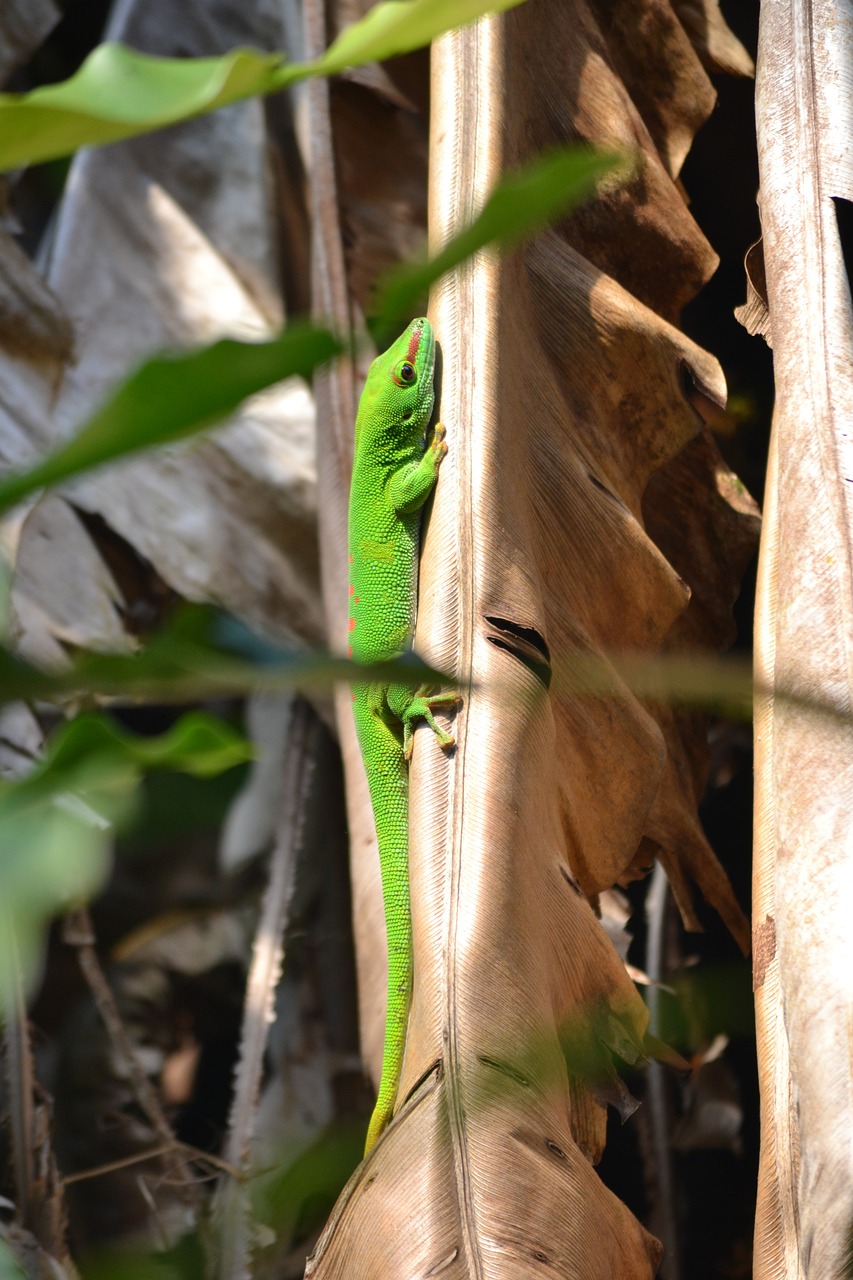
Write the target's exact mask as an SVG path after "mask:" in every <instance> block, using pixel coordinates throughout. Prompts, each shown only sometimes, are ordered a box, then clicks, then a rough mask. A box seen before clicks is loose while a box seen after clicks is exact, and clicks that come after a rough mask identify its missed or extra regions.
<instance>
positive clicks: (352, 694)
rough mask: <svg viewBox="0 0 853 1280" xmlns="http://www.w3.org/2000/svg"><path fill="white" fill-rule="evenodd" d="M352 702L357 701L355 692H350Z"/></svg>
mask: <svg viewBox="0 0 853 1280" xmlns="http://www.w3.org/2000/svg"><path fill="white" fill-rule="evenodd" d="M350 702H355V694H354V693H351V694H350Z"/></svg>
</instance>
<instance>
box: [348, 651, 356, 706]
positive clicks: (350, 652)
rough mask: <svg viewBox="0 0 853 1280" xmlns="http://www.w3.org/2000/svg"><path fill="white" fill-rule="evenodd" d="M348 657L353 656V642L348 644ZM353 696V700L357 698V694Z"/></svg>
mask: <svg viewBox="0 0 853 1280" xmlns="http://www.w3.org/2000/svg"><path fill="white" fill-rule="evenodd" d="M347 657H348V658H351V657H352V645H351V644H348V645H347ZM352 696H353V700H355V694H353V695H352Z"/></svg>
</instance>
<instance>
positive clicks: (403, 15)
mask: <svg viewBox="0 0 853 1280" xmlns="http://www.w3.org/2000/svg"><path fill="white" fill-rule="evenodd" d="M522 2H523V0H385V3H383V4H378V5H376V6H374V8H373V9H371V10H370V11H369V13H367V14H366V15H365V17H364V18H362V19H361V21H360V22H356V23H353V25H352V26H351V27H348V28H347V29H346V30H345V31H343V32H342V33H341V34H340V35H339V36H338V38H337V40H335V41H334V43H333V44H332V45H331V47H330V48H329V49H328V50H327V51H326V53H325V54H324V55H323V56H322V57H321V58H318V59H317V60H316V61H315V62H304V63H290V64H289V65H288V64H285V61H284V58H283V57H282V56H281V55H280V54H277V53H260V52H258V51H256V50H254V49H234V50H232V51H231V52H230V53H227V54H224V55H223V56H222V57H218V58H157V57H153V56H151V55H150V54H144V53H138V52H137V51H136V50H134V49H129V48H127V47H126V46H125V45H120V44H103V45H99V46H98V48H97V49H95V50H94V51H93V52H92V53H91V54H90V55H89V57H88V58H87V59H86V61H85V62H84V63H83V65H82V66H81V67H80V69H79V70H78V71H77V72H76V73H75V74H74V75H73V76H72V77H71V78H70V79H69V80H64V81H62V82H61V83H60V84H50V85H43V86H42V87H41V88H38V89H33V90H31V92H30V93H23V94H13V93H7V94H0V170H3V169H14V168H18V167H19V166H21V165H26V164H37V163H39V162H40V161H44V160H52V159H55V158H56V157H57V156H64V155H68V154H69V152H72V151H76V150H77V148H78V147H85V146H102V145H103V144H104V143H108V142H117V141H119V140H120V139H122V138H132V137H135V136H136V135H137V134H140V133H148V132H150V131H151V130H152V129H160V128H163V127H164V126H165V125H170V124H175V123H177V122H178V121H180V120H188V119H190V118H191V117H193V116H198V115H202V114H203V113H205V112H207V111H214V110H216V109H217V108H218V107H224V106H228V105H229V104H230V103H232V102H238V101H240V100H241V99H243V98H248V97H251V96H252V95H254V94H258V93H274V92H275V91H276V90H279V89H283V88H285V87H286V86H287V85H289V84H294V83H295V82H296V81H298V80H304V79H306V78H308V77H309V76H317V75H331V74H332V73H333V72H336V71H341V70H343V69H344V68H345V67H348V66H360V65H362V64H363V63H365V62H374V61H377V60H380V59H382V58H389V57H391V56H392V55H394V54H400V53H407V52H409V51H411V50H412V49H417V48H420V47H421V46H422V45H425V44H429V42H430V41H431V40H433V39H435V37H436V36H438V35H441V34H442V32H444V31H447V30H449V29H450V28H451V27H458V26H461V25H463V24H464V23H467V22H471V21H473V20H474V19H475V18H478V17H480V15H481V14H483V13H486V12H489V11H498V10H503V9H509V8H512V7H513V6H514V5H516V4H521V3H522Z"/></svg>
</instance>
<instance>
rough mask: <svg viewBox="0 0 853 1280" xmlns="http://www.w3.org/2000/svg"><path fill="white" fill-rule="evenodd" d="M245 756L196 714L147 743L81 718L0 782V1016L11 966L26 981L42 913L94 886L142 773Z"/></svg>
mask: <svg viewBox="0 0 853 1280" xmlns="http://www.w3.org/2000/svg"><path fill="white" fill-rule="evenodd" d="M250 756H251V747H250V745H249V743H248V742H246V740H245V739H244V738H242V737H241V736H240V735H239V734H238V733H237V732H236V731H235V730H234V729H232V728H231V727H230V726H229V725H227V724H225V723H223V722H222V721H219V720H216V719H215V718H214V717H212V716H209V715H206V714H204V713H203V712H191V713H190V714H188V715H186V716H184V717H182V719H181V720H179V721H178V722H177V724H175V725H173V726H172V728H171V729H170V730H169V731H168V732H167V733H164V734H161V735H159V736H157V737H151V738H145V737H138V736H136V735H135V734H131V733H127V732H126V731H125V730H123V729H121V728H120V726H118V725H116V724H115V723H114V722H113V721H111V720H110V719H109V718H107V717H106V716H105V715H82V716H78V717H77V718H76V719H75V720H72V721H70V722H69V723H68V724H64V725H62V727H61V728H60V729H58V730H57V732H56V733H55V734H54V735H53V738H52V739H51V741H50V743H49V745H48V750H47V752H46V754H45V757H44V759H43V760H41V761H40V762H39V763H38V764H37V765H36V766H35V768H34V769H33V770H32V772H31V773H30V774H28V775H27V776H26V777H25V778H23V779H21V780H20V781H17V782H8V781H7V782H3V783H2V785H0V903H2V906H3V910H2V912H0V1012H2V1007H3V1006H4V1005H6V1004H7V1002H8V1000H9V999H10V993H11V989H12V975H13V974H14V972H15V969H16V965H17V966H18V967H19V968H20V970H21V971H22V973H23V975H24V981H25V982H31V981H32V978H33V975H34V973H35V970H36V966H37V960H38V955H39V952H40V948H41V939H42V933H43V930H44V927H45V924H46V923H47V921H48V920H49V919H50V917H51V916H53V915H54V914H55V913H56V912H57V911H60V910H62V909H63V908H67V907H69V906H71V905H72V904H73V903H74V902H76V901H79V900H80V899H82V898H87V897H89V896H91V894H93V893H94V892H95V890H96V889H97V888H98V887H99V885H100V884H101V882H102V880H103V878H104V876H105V875H106V871H107V862H108V851H109V842H110V839H111V837H112V834H113V830H114V828H115V826H116V825H117V824H119V823H121V822H122V821H123V820H125V819H126V817H127V816H128V814H129V812H130V810H131V806H132V804H133V799H134V794H135V792H136V789H137V787H138V785H139V782H140V780H141V778H142V775H143V773H144V772H145V771H147V770H152V769H175V770H179V771H182V772H187V773H190V774H194V775H195V776H197V777H209V776H211V775H212V774H215V773H221V772H222V771H223V770H225V769H230V768H231V767H232V766H233V765H235V764H239V763H242V762H243V761H245V760H247V759H249V757H250Z"/></svg>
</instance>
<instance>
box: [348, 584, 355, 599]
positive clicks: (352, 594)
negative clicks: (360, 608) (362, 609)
mask: <svg viewBox="0 0 853 1280" xmlns="http://www.w3.org/2000/svg"><path fill="white" fill-rule="evenodd" d="M349 593H350V595H351V596H354V595H355V587H354V586H353V585H352V583H350V584H349Z"/></svg>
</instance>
